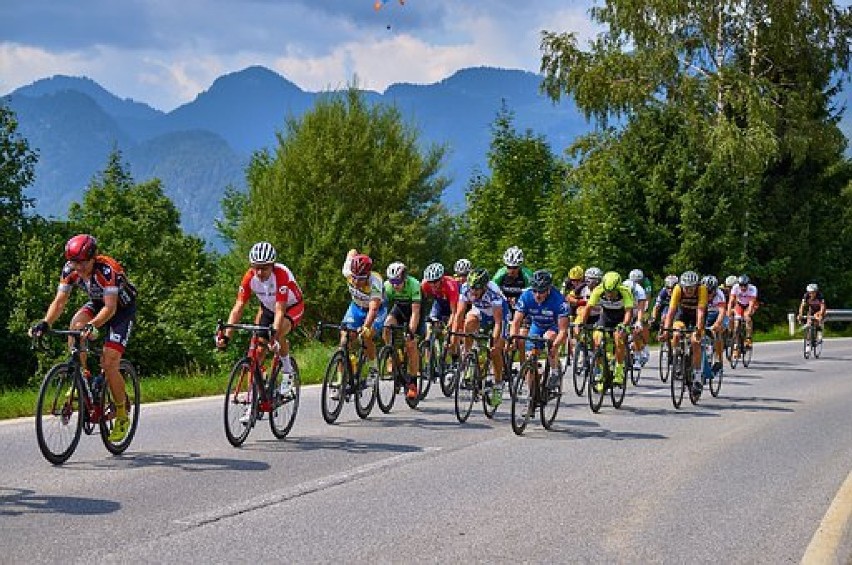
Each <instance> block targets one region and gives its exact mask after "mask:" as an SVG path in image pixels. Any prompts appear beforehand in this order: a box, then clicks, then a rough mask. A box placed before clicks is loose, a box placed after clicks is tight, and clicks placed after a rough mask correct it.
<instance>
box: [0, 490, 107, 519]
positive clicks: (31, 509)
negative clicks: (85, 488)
mask: <svg viewBox="0 0 852 565" xmlns="http://www.w3.org/2000/svg"><path fill="white" fill-rule="evenodd" d="M120 509H121V504H119V503H118V502H115V501H114V500H106V499H103V498H86V497H80V496H51V495H44V494H37V493H36V491H34V490H30V489H23V488H16V487H0V516H22V515H25V514H70V515H73V516H95V515H100V514H112V513H113V512H117V511H119V510H120Z"/></svg>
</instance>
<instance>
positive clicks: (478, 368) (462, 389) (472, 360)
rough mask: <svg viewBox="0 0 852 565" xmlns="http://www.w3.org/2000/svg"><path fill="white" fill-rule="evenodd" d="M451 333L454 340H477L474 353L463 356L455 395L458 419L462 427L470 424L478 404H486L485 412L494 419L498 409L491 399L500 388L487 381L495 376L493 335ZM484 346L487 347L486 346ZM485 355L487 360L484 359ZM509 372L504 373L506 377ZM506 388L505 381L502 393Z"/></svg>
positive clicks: (483, 407)
mask: <svg viewBox="0 0 852 565" xmlns="http://www.w3.org/2000/svg"><path fill="white" fill-rule="evenodd" d="M447 333H448V334H449V335H450V337H454V336H457V337H461V338H470V339H472V340H473V344H472V345H471V347H470V349H469V350H467V351H465V352H464V353H463V354H462V356H461V360H460V362H459V368H458V375H457V376H456V385H455V392H454V396H455V412H456V418H457V419H458V421H459V422H460V423H464V422H466V421H467V419H468V417H470V412H471V410H472V409H473V404H474V403H475V402H477V401H481V402H482V412H483V413H484V414H485V416H486V417H487V418H493V417H494V412H495V411H496V410H497V407H496V406H492V405H491V395H492V393H493V391H494V389H495V387H496V386H497V385H496V383H494V382H493V381H490V382H489V379H488V378H487V376H488V375H490V374H491V372H492V365H493V364H492V362H491V355H490V352H491V343H492V339H491V334H490V332H489V333H488V334H484V333H481V332H479V333H466V332H454V331H450V332H447ZM483 344H485V347H483V346H482V345H483ZM483 353H484V356H485V359H482V357H483ZM504 369H505V365H504ZM506 372H507V371H505V370H504V373H506ZM492 378H493V377H492ZM504 385H505V380H504V382H503V383H501V384H500V387H501V390H502V387H503V386H504Z"/></svg>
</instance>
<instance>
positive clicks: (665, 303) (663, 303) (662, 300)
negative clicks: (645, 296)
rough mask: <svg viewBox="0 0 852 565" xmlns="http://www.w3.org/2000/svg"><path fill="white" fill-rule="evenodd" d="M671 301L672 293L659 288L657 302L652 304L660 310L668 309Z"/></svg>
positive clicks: (669, 290) (667, 289) (666, 289)
mask: <svg viewBox="0 0 852 565" xmlns="http://www.w3.org/2000/svg"><path fill="white" fill-rule="evenodd" d="M671 301H672V291H671V289H669V288H661V289H660V292H659V293H658V294H657V300H656V302H655V303H654V305H655V306H659V307H660V308H664V309H668V307H669V304H670V303H671Z"/></svg>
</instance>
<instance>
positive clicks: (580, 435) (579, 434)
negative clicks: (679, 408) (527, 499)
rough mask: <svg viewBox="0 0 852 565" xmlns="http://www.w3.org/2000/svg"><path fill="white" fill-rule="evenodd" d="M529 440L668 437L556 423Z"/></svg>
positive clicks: (569, 423) (648, 438)
mask: <svg viewBox="0 0 852 565" xmlns="http://www.w3.org/2000/svg"><path fill="white" fill-rule="evenodd" d="M524 437H527V436H524ZM529 437H530V438H536V439H559V440H572V439H608V440H612V441H624V440H661V439H668V438H669V436H665V435H663V434H653V433H643V432H619V431H614V430H609V429H606V428H600V427H599V428H597V429H589V428H585V429H577V428H575V427H572V424H571V422H556V424H555V425H554V427H553V429H551V430H550V432H547V433H544V434H534V435H530V436H529Z"/></svg>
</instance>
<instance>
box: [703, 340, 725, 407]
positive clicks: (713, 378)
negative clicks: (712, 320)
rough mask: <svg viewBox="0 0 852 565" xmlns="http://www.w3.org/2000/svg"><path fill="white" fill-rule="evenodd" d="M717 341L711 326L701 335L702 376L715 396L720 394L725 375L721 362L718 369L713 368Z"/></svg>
mask: <svg viewBox="0 0 852 565" xmlns="http://www.w3.org/2000/svg"><path fill="white" fill-rule="evenodd" d="M720 339H721V336H720ZM715 343H716V338H715V336H714V335H713V330H711V329H710V328H708V329H706V330H705V331H704V335H703V336H701V377H702V378H703V379H704V382H705V383H706V384H707V385H708V386H709V387H710V394H711V395H713V398H716V397H718V396H719V390H720V389H721V388H722V379H723V378H724V377H725V367H724V366H722V364H721V363H720V366H719V370H718V371H714V370H713V357H714V355H715V351H716V350H715ZM719 361H721V359H720V360H719Z"/></svg>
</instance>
